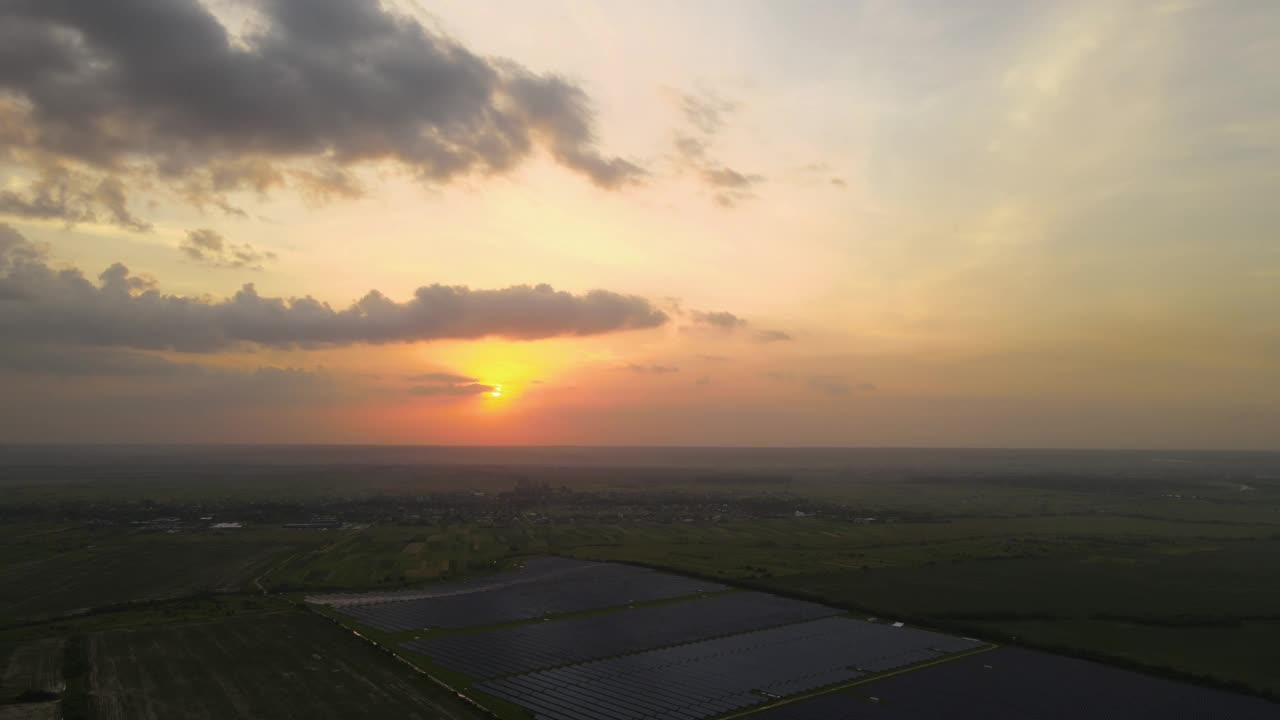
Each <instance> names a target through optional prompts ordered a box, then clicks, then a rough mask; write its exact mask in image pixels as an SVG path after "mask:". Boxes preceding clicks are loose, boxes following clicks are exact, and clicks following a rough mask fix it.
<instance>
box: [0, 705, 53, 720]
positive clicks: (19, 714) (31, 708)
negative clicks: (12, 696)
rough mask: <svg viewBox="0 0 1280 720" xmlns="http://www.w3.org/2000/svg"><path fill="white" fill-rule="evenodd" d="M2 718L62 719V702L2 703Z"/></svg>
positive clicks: (4, 719) (0, 714) (30, 719)
mask: <svg viewBox="0 0 1280 720" xmlns="http://www.w3.org/2000/svg"><path fill="white" fill-rule="evenodd" d="M0 720H62V704H61V703H59V702H57V701H54V702H42V703H22V704H21V705H0Z"/></svg>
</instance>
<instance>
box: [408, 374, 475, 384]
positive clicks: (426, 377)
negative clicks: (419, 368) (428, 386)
mask: <svg viewBox="0 0 1280 720" xmlns="http://www.w3.org/2000/svg"><path fill="white" fill-rule="evenodd" d="M407 379H408V380H409V381H410V382H420V383H450V384H455V385H456V384H458V383H473V382H476V378H473V377H467V376H466V375H457V374H454V373H448V372H429V373H421V374H418V375H410V376H409V377H408V378H407Z"/></svg>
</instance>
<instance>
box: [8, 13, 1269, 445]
mask: <svg viewBox="0 0 1280 720" xmlns="http://www.w3.org/2000/svg"><path fill="white" fill-rule="evenodd" d="M1278 67H1280V4H1277V3H1275V2H1271V1H1270V0H1212V1H1211V0H1205V1H1204V2H1198V1H1197V0H1148V1H1135V2H1125V1H1123V0H1101V1H1097V2H1094V1H1092V0H1062V1H1061V2H1048V1H1044V2H1041V1H1036V0H1032V1H1029V2H1028V1H1023V0H1007V1H1003V0H988V1H975V2H951V1H949V0H914V1H907V0H867V1H863V2H858V1H856V0H849V1H847V2H845V1H835V0H826V1H821V0H800V1H799V2H782V1H776V2H774V1H770V2H764V1H751V0H733V1H730V0H725V1H711V0H698V1H696V2H688V1H684V2H676V1H674V0H672V1H671V2H666V1H654V2H632V1H624V0H618V1H617V2H606V1H604V0H540V1H539V2H523V1H520V2H517V1H515V0H512V1H510V2H479V1H476V0H443V1H441V2H427V1H426V0H384V2H383V3H382V4H381V5H378V4H377V3H370V2H361V1H358V0H207V1H206V2H204V3H199V2H196V0H116V1H115V2H111V3H92V2H84V1H83V0H80V1H76V0H9V1H7V2H4V3H2V4H0V392H2V393H3V397H4V398H5V401H4V402H3V403H0V441H4V442H27V441H68V442H350V443H449V444H454V443H463V444H527V443H533V444H609V445H666V444H678V445H774V446H778V445H860V446H865V445H931V446H1015V447H1026V446H1031V447H1050V446H1056V447H1171V448H1176V447H1182V448H1211V447H1223V448H1269V449H1280V74H1278V73H1277V71H1276V68H1278Z"/></svg>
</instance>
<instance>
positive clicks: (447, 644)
mask: <svg viewBox="0 0 1280 720" xmlns="http://www.w3.org/2000/svg"><path fill="white" fill-rule="evenodd" d="M840 613H841V611H840V610H837V609H835V608H831V607H827V606H825V605H818V604H816V603H809V602H802V601H799V600H791V599H788V598H783V597H778V596H777V595H769V594H767V593H760V592H743V593H731V594H728V595H718V596H715V597H708V598H701V599H697V600H690V601H687V602H680V603H672V604H669V605H655V606H649V607H643V608H635V609H630V610H621V611H618V612H614V613H609V614H605V615H596V616H591V617H582V618H572V619H567V620H561V621H557V622H551V623H539V624H536V625H522V626H518V627H511V628H500V629H495V630H489V631H484V632H478V633H468V634H465V635H454V636H450V637H443V638H437V639H432V640H421V641H416V642H411V643H406V644H405V647H406V648H408V649H410V650H412V651H414V652H419V653H422V654H425V655H429V656H431V657H432V659H434V660H435V661H436V662H438V663H440V664H441V665H443V666H445V667H447V668H449V669H450V670H455V671H457V672H460V673H463V674H465V675H468V676H470V677H473V678H477V679H488V678H495V677H501V676H503V675H512V674H516V673H524V672H529V671H532V670H539V669H544V668H550V667H555V666H558V665H567V664H571V663H579V662H583V661H586V660H594V659H597V658H605V657H612V656H615V655H624V654H628V653H635V652H641V651H644V650H651V649H654V648H659V647H665V646H668V645H679V644H683V643H689V642H694V641H698V640H705V639H707V638H713V637H718V636H721V635H732V634H735V633H740V632H746V631H749V630H758V629H761V628H767V627H774V626H777V625H786V624H789V623H795V622H801V621H805V620H814V619H817V618H821V617H829V616H832V615H838V614H840Z"/></svg>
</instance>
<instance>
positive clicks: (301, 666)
mask: <svg viewBox="0 0 1280 720" xmlns="http://www.w3.org/2000/svg"><path fill="white" fill-rule="evenodd" d="M89 660H90V665H91V667H92V670H91V675H90V678H91V679H90V693H91V697H92V702H93V710H94V715H95V716H96V717H98V718H101V720H124V719H125V718H128V719H129V720H162V719H168V718H178V717H181V718H193V719H199V718H208V719H210V720H213V719H215V718H217V719H221V718H231V717H252V718H263V719H269V718H385V717H396V718H407V719H414V718H416V719H418V720H429V719H432V718H470V717H472V715H469V714H467V712H468V711H467V710H466V709H465V708H464V707H463V706H457V707H455V706H454V704H453V701H452V700H450V699H449V698H447V697H445V693H443V691H439V690H436V689H435V686H433V685H431V684H430V682H429V681H428V680H426V679H425V678H423V677H421V676H419V675H417V674H415V673H414V672H413V671H412V670H410V669H409V668H408V667H407V666H405V665H403V664H400V663H397V662H396V661H395V660H394V659H393V658H391V657H390V656H389V655H387V654H385V653H381V652H379V651H378V650H377V649H375V648H373V647H372V646H370V645H368V644H367V643H365V642H364V641H362V640H359V639H358V638H356V637H354V636H353V635H351V634H349V633H346V632H344V631H342V630H341V629H339V628H337V627H336V626H334V625H333V624H331V623H328V622H326V621H324V620H322V619H320V618H318V617H316V616H314V615H311V614H308V613H301V612H296V613H295V612H289V613H286V614H281V615H274V616H269V617H258V618H251V619H234V620H225V621H218V622H210V623H202V624H194V625H185V626H167V627H152V628H145V629H138V630H115V631H110V632H103V633H98V634H95V635H92V636H90V638H89Z"/></svg>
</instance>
